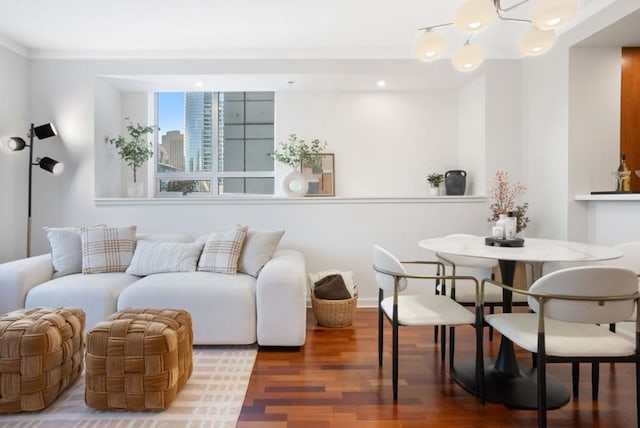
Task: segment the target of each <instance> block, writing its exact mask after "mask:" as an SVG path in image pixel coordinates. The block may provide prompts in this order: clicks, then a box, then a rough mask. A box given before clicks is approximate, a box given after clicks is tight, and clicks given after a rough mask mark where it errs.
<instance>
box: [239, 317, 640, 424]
mask: <svg viewBox="0 0 640 428" xmlns="http://www.w3.org/2000/svg"><path fill="white" fill-rule="evenodd" d="M307 324H308V330H307V342H306V344H305V346H304V347H303V348H301V349H300V350H299V351H295V352H291V351H263V350H261V351H260V352H259V353H258V359H257V361H256V364H255V366H254V369H253V374H252V375H251V381H250V383H249V389H248V391H247V396H246V398H245V402H244V405H243V407H242V413H241V414H240V419H239V422H238V425H237V426H238V427H239V428H254V427H260V428H264V427H291V428H293V427H313V428H325V427H358V428H367V427H425V426H433V427H455V428H466V427H532V426H536V421H537V419H536V412H535V411H525V410H510V409H507V408H506V407H504V406H502V405H498V404H486V405H484V406H483V405H481V404H480V403H479V401H478V400H477V399H476V398H475V397H473V396H472V395H470V394H468V393H467V392H465V391H464V390H463V389H462V388H461V387H460V386H458V385H457V384H456V383H455V382H454V381H453V379H452V377H451V374H450V373H449V369H448V367H447V366H444V365H443V364H441V362H440V358H439V348H438V346H437V345H435V344H434V343H433V329H432V328H427V327H403V328H401V329H400V387H399V399H398V402H397V403H394V401H393V399H392V391H391V353H390V347H389V346H386V347H385V348H386V352H385V356H384V364H383V367H382V369H380V368H378V363H377V350H376V343H377V339H376V338H377V313H376V311H375V310H374V309H358V311H357V313H356V316H355V319H354V323H353V326H351V327H345V328H337V329H333V328H325V327H320V326H317V325H316V322H315V319H314V318H313V314H312V313H311V312H309V315H308V321H307ZM385 327H388V324H385ZM386 334H387V336H386V337H385V339H386V344H387V345H389V344H390V340H389V338H390V329H389V328H386ZM456 338H457V340H456V343H457V345H456V346H457V347H456V359H467V358H473V355H474V336H473V329H472V328H471V327H459V328H457V329H456ZM485 343H486V347H485V354H489V355H495V354H496V352H497V350H498V344H499V337H498V339H494V341H493V342H491V343H489V342H488V341H487V339H486V335H485ZM520 357H522V361H523V364H529V362H530V357H529V356H528V355H527V354H521V355H520ZM549 372H550V373H551V374H552V375H553V376H555V377H556V378H558V379H559V380H561V381H562V382H564V383H565V384H566V385H567V387H568V388H570V386H571V375H570V372H571V368H570V366H569V365H565V364H554V365H551V366H550V367H549ZM634 373H635V372H634V369H633V365H630V364H617V365H613V364H603V365H602V367H601V374H600V397H599V400H598V401H597V402H593V401H592V400H591V386H590V382H591V378H590V369H589V366H587V365H585V366H584V367H583V368H582V370H581V382H580V398H577V399H576V398H572V400H571V401H570V402H569V403H568V404H567V405H566V406H564V407H562V408H560V409H557V410H553V411H550V412H549V419H548V421H549V426H550V427H602V428H604V427H607V428H619V427H635V426H637V422H636V414H635V382H634Z"/></svg>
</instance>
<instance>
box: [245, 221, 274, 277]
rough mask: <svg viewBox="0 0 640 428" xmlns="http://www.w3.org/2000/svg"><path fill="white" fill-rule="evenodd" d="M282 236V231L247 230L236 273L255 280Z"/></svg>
mask: <svg viewBox="0 0 640 428" xmlns="http://www.w3.org/2000/svg"><path fill="white" fill-rule="evenodd" d="M282 235H284V230H273V231H267V230H249V231H248V232H247V238H246V239H245V241H244V246H243V248H242V253H240V260H239V261H238V272H240V273H246V274H247V275H251V276H253V277H256V278H257V277H258V274H259V273H260V271H261V270H262V267H263V266H264V265H265V263H267V262H268V261H269V259H271V256H273V253H274V252H275V251H276V248H278V243H279V242H280V239H282Z"/></svg>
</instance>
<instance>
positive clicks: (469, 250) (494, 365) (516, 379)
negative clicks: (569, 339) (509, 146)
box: [418, 235, 623, 409]
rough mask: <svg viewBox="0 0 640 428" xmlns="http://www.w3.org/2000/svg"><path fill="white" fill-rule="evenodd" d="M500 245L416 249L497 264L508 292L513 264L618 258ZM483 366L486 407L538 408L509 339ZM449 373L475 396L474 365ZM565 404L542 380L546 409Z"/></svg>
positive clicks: (481, 240)
mask: <svg viewBox="0 0 640 428" xmlns="http://www.w3.org/2000/svg"><path fill="white" fill-rule="evenodd" d="M488 243H491V245H488ZM501 243H504V244H505V245H507V244H509V245H510V244H512V243H513V242H507V241H506V240H505V241H501V240H500V239H494V240H490V241H489V242H486V241H485V237H483V236H473V235H451V236H445V237H437V238H428V239H423V240H421V241H419V242H418V245H419V246H420V247H421V248H423V249H425V250H430V251H434V252H436V253H441V254H452V255H459V256H469V257H478V258H486V259H495V260H498V265H499V269H500V275H501V281H502V283H504V284H506V285H509V286H513V281H514V276H515V271H516V266H517V263H518V262H526V263H532V264H533V265H534V266H542V264H543V263H548V262H595V261H604V260H612V259H616V258H620V257H622V256H623V253H622V251H620V250H618V249H616V248H610V247H607V246H603V245H596V244H589V243H583V242H572V241H565V240H556V239H540V238H525V239H524V243H523V245H522V246H521V247H514V246H501ZM540 274H541V272H540ZM479 279H482V278H479ZM502 292H503V303H502V310H503V311H504V312H511V309H512V307H511V306H512V293H511V291H509V290H506V289H503V291H502ZM484 365H485V393H486V396H485V398H486V400H487V401H489V402H494V403H501V404H504V405H506V406H507V407H510V408H517V409H536V408H537V407H538V404H537V403H538V401H537V395H536V390H537V388H536V384H537V380H536V368H535V367H533V365H532V364H530V365H529V366H528V367H526V368H520V366H519V364H518V360H517V358H516V353H515V349H514V346H513V343H512V342H511V341H510V340H509V339H507V338H506V337H504V336H502V337H501V341H500V348H499V350H498V354H497V356H496V358H495V359H492V358H487V357H485V358H484ZM452 371H453V376H454V379H455V380H456V382H457V383H458V384H459V385H461V386H462V387H463V388H464V389H465V390H467V391H469V392H470V393H472V394H475V393H476V392H477V389H476V373H475V371H476V366H475V361H474V360H471V361H468V360H467V361H460V362H459V363H456V364H454V367H453V370H452ZM569 398H570V394H569V390H568V388H566V387H565V386H564V385H563V384H562V383H560V382H559V381H558V380H556V379H554V378H553V376H551V375H549V374H547V407H548V408H558V407H560V406H562V405H564V404H566V403H567V402H568V401H569Z"/></svg>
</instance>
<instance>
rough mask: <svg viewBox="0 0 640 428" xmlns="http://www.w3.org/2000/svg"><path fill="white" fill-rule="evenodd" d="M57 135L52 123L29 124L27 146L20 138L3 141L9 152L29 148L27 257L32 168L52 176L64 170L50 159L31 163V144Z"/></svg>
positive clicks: (62, 166)
mask: <svg viewBox="0 0 640 428" xmlns="http://www.w3.org/2000/svg"><path fill="white" fill-rule="evenodd" d="M55 135H58V133H57V132H56V128H55V127H54V126H53V123H45V124H44V125H40V126H34V125H33V123H32V124H31V128H30V129H29V144H27V143H26V142H25V141H24V140H23V139H22V138H20V137H6V138H3V140H5V141H6V143H5V144H6V147H7V148H8V149H9V151H11V152H17V151H20V150H22V149H24V148H25V147H29V205H28V209H27V257H30V256H31V186H32V175H33V174H32V171H33V166H34V165H38V166H39V167H40V168H42V169H44V170H45V171H49V172H50V173H52V174H55V175H58V174H60V173H62V170H63V169H64V165H63V164H62V163H61V162H58V161H57V160H55V159H51V158H50V157H47V156H45V157H43V158H36V161H35V162H34V161H33V143H34V138H33V137H34V136H35V137H38V140H44V139H45V138H49V137H53V136H55Z"/></svg>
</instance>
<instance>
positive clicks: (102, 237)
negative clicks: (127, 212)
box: [80, 226, 136, 273]
mask: <svg viewBox="0 0 640 428" xmlns="http://www.w3.org/2000/svg"><path fill="white" fill-rule="evenodd" d="M80 238H81V241H82V273H109V272H124V271H126V270H127V268H128V267H129V264H130V263H131V258H132V257H133V252H134V250H135V248H136V226H130V227H89V228H86V229H82V230H81V232H80Z"/></svg>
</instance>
